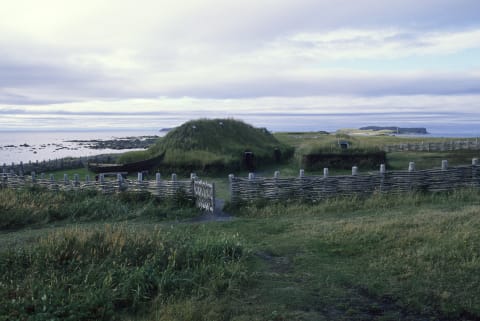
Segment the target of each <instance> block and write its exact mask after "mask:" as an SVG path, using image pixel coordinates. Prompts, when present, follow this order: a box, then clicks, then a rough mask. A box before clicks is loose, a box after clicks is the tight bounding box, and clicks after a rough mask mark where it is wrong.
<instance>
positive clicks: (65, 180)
mask: <svg viewBox="0 0 480 321" xmlns="http://www.w3.org/2000/svg"><path fill="white" fill-rule="evenodd" d="M63 184H64V185H68V174H63Z"/></svg>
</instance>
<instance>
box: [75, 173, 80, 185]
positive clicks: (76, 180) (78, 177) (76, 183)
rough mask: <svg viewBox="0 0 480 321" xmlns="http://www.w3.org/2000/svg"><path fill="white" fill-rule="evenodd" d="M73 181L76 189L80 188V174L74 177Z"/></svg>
mask: <svg viewBox="0 0 480 321" xmlns="http://www.w3.org/2000/svg"><path fill="white" fill-rule="evenodd" d="M73 181H74V186H75V187H78V186H80V176H78V174H75V175H73Z"/></svg>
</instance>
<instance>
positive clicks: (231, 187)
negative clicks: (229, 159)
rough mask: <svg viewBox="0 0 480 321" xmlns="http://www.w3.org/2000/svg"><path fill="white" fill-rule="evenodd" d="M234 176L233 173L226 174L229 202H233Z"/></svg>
mask: <svg viewBox="0 0 480 321" xmlns="http://www.w3.org/2000/svg"><path fill="white" fill-rule="evenodd" d="M234 178H235V175H233V174H228V183H229V184H228V185H229V186H228V191H229V192H230V202H232V203H234V202H235V195H233V179H234Z"/></svg>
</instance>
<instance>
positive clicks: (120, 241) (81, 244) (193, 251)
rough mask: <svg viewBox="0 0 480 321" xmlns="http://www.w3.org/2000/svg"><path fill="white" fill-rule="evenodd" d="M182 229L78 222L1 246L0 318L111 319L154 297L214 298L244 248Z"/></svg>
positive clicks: (232, 276)
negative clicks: (27, 243)
mask: <svg viewBox="0 0 480 321" xmlns="http://www.w3.org/2000/svg"><path fill="white" fill-rule="evenodd" d="M186 232H187V231H185V230H182V231H179V230H174V229H166V228H159V229H155V230H153V231H145V230H135V229H132V228H130V227H128V226H126V225H121V226H111V225H105V226H102V227H99V228H96V229H85V228H78V227H77V228H68V229H62V230H60V231H56V232H54V233H50V234H48V235H47V236H45V237H42V238H40V239H39V240H38V241H37V244H35V245H34V246H32V247H30V248H28V249H26V248H18V249H12V250H7V251H4V252H2V253H1V254H0V255H1V259H2V260H1V261H0V320H5V321H6V320H114V319H117V318H118V315H119V314H120V313H123V314H132V313H141V312H142V311H144V310H145V309H146V307H148V306H149V305H151V304H152V303H153V302H154V303H155V304H158V305H160V304H165V303H169V302H171V301H176V300H179V301H180V300H182V299H183V298H192V297H193V298H203V299H205V298H209V300H216V298H217V297H219V296H220V295H223V294H225V293H228V291H229V290H230V289H231V288H233V287H235V284H236V283H237V282H239V281H240V280H241V278H242V271H243V268H244V265H243V264H242V257H243V255H244V248H243V246H242V244H241V243H240V240H239V239H238V237H236V236H235V235H226V234H223V233H209V234H206V233H205V231H204V230H203V229H201V228H195V227H193V228H191V231H190V233H186ZM193 235H195V237H194V236H193Z"/></svg>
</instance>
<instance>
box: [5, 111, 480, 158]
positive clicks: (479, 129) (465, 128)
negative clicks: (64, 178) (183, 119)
mask: <svg viewBox="0 0 480 321" xmlns="http://www.w3.org/2000/svg"><path fill="white" fill-rule="evenodd" d="M249 120H250V119H247V122H248V121H249ZM332 120H333V119H332ZM337 120H338V119H337ZM169 125H171V124H169ZM253 125H254V126H257V127H266V128H267V129H269V130H270V131H272V132H278V131H295V132H304V131H318V130H326V131H329V132H335V130H336V129H339V128H359V127H361V126H366V125H377V126H378V125H381V126H399V127H426V128H427V130H428V132H429V134H428V135H421V137H450V138H451V137H458V138H461V137H465V138H467V137H480V126H478V125H477V124H476V123H470V124H445V123H443V124H438V125H436V124H427V125H428V126H424V124H412V123H406V124H395V125H392V124H388V123H387V124H385V123H382V124H380V123H376V122H372V121H371V120H370V121H369V122H368V123H367V122H359V123H355V122H354V121H352V120H349V121H344V122H338V123H335V122H334V121H332V122H325V119H323V121H322V122H319V121H318V120H316V119H314V118H308V117H306V118H303V119H301V120H300V119H288V118H286V117H281V118H279V119H277V121H275V119H272V118H270V119H269V120H263V121H258V122H253ZM422 125H423V126H422ZM160 128H161V127H160ZM165 134H166V132H165V131H161V130H159V129H158V128H157V129H152V128H150V129H148V128H147V129H142V130H131V129H115V130H107V129H92V130H33V129H32V130H21V131H14V130H8V131H5V130H3V131H2V130H0V165H2V164H4V163H5V164H11V163H20V162H24V163H27V162H29V161H31V162H35V161H37V160H38V161H43V160H50V159H60V158H64V157H89V156H95V155H99V154H117V153H123V152H125V151H132V150H141V149H128V150H116V149H90V148H87V147H86V146H85V144H81V143H79V142H71V141H72V140H84V141H85V140H111V139H121V138H125V137H140V136H155V135H156V136H160V137H161V136H164V135H165Z"/></svg>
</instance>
